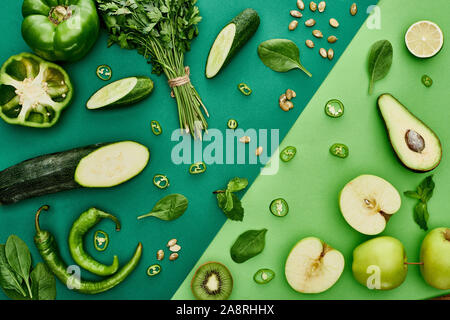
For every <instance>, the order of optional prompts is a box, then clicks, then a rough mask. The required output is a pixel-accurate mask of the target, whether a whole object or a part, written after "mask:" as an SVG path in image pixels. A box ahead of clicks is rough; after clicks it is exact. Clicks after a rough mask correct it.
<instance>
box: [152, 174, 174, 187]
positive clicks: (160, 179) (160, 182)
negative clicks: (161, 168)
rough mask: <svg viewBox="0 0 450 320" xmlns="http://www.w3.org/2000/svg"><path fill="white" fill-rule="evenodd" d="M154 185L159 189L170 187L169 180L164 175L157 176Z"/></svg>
mask: <svg viewBox="0 0 450 320" xmlns="http://www.w3.org/2000/svg"><path fill="white" fill-rule="evenodd" d="M153 184H154V185H155V186H156V187H157V188H159V189H166V188H167V187H168V186H169V185H170V183H169V178H167V176H165V175H163V174H157V175H155V176H154V177H153Z"/></svg>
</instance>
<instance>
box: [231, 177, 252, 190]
mask: <svg viewBox="0 0 450 320" xmlns="http://www.w3.org/2000/svg"><path fill="white" fill-rule="evenodd" d="M247 186H248V180H247V179H246V178H238V177H236V178H233V179H231V180H230V182H228V186H227V190H229V191H230V192H237V191H241V190H244V189H245V188H247Z"/></svg>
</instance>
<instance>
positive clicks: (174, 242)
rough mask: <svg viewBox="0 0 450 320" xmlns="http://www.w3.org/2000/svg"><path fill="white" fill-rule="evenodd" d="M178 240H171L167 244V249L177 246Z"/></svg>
mask: <svg viewBox="0 0 450 320" xmlns="http://www.w3.org/2000/svg"><path fill="white" fill-rule="evenodd" d="M177 241H178V240H177V239H171V240H169V242H167V247H169V248H170V247H173V246H174V245H176V244H177Z"/></svg>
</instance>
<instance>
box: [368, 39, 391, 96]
mask: <svg viewBox="0 0 450 320" xmlns="http://www.w3.org/2000/svg"><path fill="white" fill-rule="evenodd" d="M393 51H394V49H393V48H392V44H391V43H390V42H389V41H388V40H380V41H377V42H375V43H374V44H373V45H372V47H371V49H370V54H369V75H370V81H369V94H372V92H373V85H374V83H375V81H378V80H381V79H383V78H384V77H385V76H386V75H387V74H388V72H389V69H390V68H391V65H392V57H393Z"/></svg>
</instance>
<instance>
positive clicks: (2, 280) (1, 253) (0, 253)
mask: <svg viewBox="0 0 450 320" xmlns="http://www.w3.org/2000/svg"><path fill="white" fill-rule="evenodd" d="M21 284H22V278H20V277H18V276H17V274H16V273H15V272H14V270H13V269H11V267H10V266H9V263H8V260H7V258H6V252H5V245H3V244H0V287H2V289H3V290H4V291H5V293H6V291H9V290H11V291H15V292H16V293H18V294H20V296H22V297H26V295H27V294H26V293H25V291H24V290H23V288H22V285H21Z"/></svg>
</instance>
